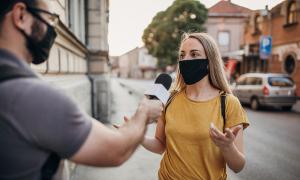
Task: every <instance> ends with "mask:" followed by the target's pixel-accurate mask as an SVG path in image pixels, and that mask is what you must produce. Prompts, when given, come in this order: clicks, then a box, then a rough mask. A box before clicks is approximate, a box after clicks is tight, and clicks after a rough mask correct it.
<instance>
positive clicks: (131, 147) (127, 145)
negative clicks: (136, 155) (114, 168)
mask: <svg viewBox="0 0 300 180" xmlns="http://www.w3.org/2000/svg"><path fill="white" fill-rule="evenodd" d="M146 121H147V116H146V114H145V113H142V112H136V113H135V115H134V116H133V117H132V118H131V120H130V121H128V122H127V123H126V124H125V125H124V126H122V127H120V128H119V133H120V138H121V141H122V142H121V144H120V145H121V146H122V147H123V148H120V150H121V151H120V153H121V162H124V161H126V160H127V159H128V158H129V157H130V156H131V155H132V154H133V152H134V151H135V150H136V148H137V147H138V146H139V145H140V144H141V142H142V141H143V138H144V135H145V132H146V128H147V126H146Z"/></svg>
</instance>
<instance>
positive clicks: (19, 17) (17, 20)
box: [11, 2, 31, 31]
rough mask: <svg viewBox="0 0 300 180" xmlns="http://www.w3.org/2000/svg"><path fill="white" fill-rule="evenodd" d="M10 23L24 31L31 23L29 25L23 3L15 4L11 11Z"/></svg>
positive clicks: (28, 18)
mask: <svg viewBox="0 0 300 180" xmlns="http://www.w3.org/2000/svg"><path fill="white" fill-rule="evenodd" d="M11 15H12V16H11V18H12V23H13V25H14V26H15V27H17V28H18V29H21V30H23V31H26V29H28V27H29V26H30V24H31V23H29V22H30V21H31V20H30V16H29V14H28V12H27V11H26V5H25V4H24V3H21V2H20V3H16V4H15V5H14V7H13V8H12V11H11Z"/></svg>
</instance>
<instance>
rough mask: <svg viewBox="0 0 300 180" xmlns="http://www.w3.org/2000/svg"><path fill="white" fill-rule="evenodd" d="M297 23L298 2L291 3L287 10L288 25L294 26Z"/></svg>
mask: <svg viewBox="0 0 300 180" xmlns="http://www.w3.org/2000/svg"><path fill="white" fill-rule="evenodd" d="M296 22H297V7H296V1H291V2H290V3H289V5H288V8H287V24H293V23H296Z"/></svg>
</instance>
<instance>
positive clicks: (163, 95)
mask: <svg viewBox="0 0 300 180" xmlns="http://www.w3.org/2000/svg"><path fill="white" fill-rule="evenodd" d="M171 84H172V78H171V76H170V75H168V74H165V73H162V74H160V75H159V76H158V77H157V78H156V80H155V82H154V84H153V85H152V86H151V87H150V89H148V90H147V91H146V92H145V93H144V94H145V95H146V96H148V97H149V99H158V100H160V101H161V102H162V103H163V104H164V105H165V104H166V103H167V101H168V99H169V96H170V93H169V91H168V90H169V89H170V87H171Z"/></svg>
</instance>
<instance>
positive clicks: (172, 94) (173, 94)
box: [164, 90, 179, 112]
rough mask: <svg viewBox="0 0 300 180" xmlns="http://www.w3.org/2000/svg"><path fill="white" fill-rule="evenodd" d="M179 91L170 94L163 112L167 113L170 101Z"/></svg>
mask: <svg viewBox="0 0 300 180" xmlns="http://www.w3.org/2000/svg"><path fill="white" fill-rule="evenodd" d="M178 92H179V91H176V90H173V91H172V92H171V94H170V97H169V99H168V101H167V103H166V105H165V108H164V111H165V112H167V108H168V106H169V105H170V104H171V102H172V100H173V99H174V97H175V96H176V94H177V93H178Z"/></svg>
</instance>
